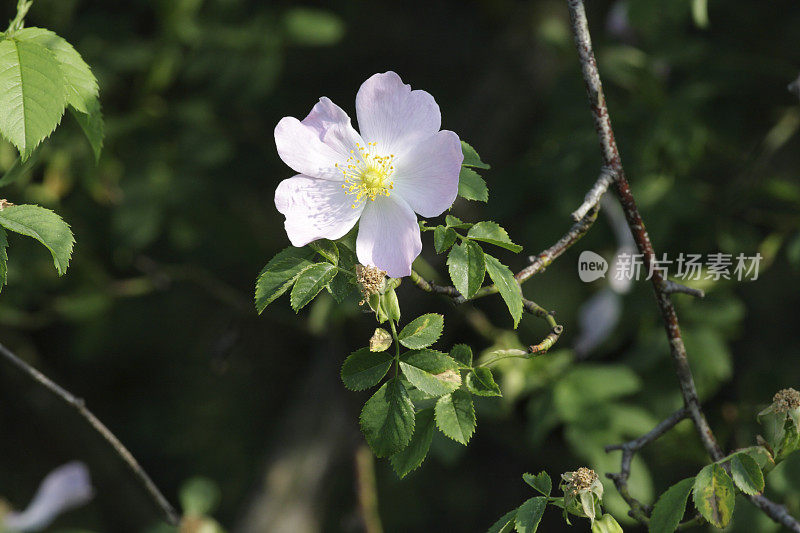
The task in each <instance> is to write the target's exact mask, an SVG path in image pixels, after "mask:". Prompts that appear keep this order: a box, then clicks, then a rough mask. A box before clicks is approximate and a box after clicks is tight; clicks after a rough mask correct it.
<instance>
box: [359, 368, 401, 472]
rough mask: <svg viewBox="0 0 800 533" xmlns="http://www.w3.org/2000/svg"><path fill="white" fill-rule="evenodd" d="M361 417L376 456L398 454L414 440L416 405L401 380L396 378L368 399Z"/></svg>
mask: <svg viewBox="0 0 800 533" xmlns="http://www.w3.org/2000/svg"><path fill="white" fill-rule="evenodd" d="M359 420H360V423H361V430H362V431H363V432H364V437H366V439H367V444H369V446H370V448H372V451H373V452H375V455H377V456H378V457H387V456H390V455H394V454H396V453H397V452H399V451H400V450H402V449H404V448H405V447H406V446H408V444H409V442H411V437H412V435H413V434H414V404H413V403H411V398H409V397H408V392H407V391H406V388H405V387H404V386H403V384H402V383H401V382H400V380H399V379H397V378H392V379H390V380H389V381H387V382H386V383H384V384H383V386H382V387H381V388H380V389H378V391H377V392H376V393H375V394H373V395H372V397H371V398H370V399H369V400H367V403H365V404H364V408H363V409H362V410H361V417H360V419H359Z"/></svg>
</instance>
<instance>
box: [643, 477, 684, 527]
mask: <svg viewBox="0 0 800 533" xmlns="http://www.w3.org/2000/svg"><path fill="white" fill-rule="evenodd" d="M692 488H694V478H693V477H690V478H687V479H684V480H682V481H679V482H677V483H675V484H674V485H673V486H671V487H670V488H668V489H667V490H666V491H665V492H664V494H662V495H661V496H659V498H658V501H656V504H655V506H654V507H653V514H652V515H651V516H650V533H673V532H674V531H675V528H677V527H678V524H679V523H680V521H681V519H682V518H683V515H684V514H685V513H686V502H687V501H688V500H689V494H690V493H691V492H692Z"/></svg>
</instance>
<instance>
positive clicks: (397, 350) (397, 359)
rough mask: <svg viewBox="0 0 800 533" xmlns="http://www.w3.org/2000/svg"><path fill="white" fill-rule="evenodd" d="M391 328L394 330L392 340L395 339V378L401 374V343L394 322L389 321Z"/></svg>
mask: <svg viewBox="0 0 800 533" xmlns="http://www.w3.org/2000/svg"><path fill="white" fill-rule="evenodd" d="M389 327H391V328H392V338H393V339H394V377H397V374H398V373H399V372H400V341H399V340H397V328H396V327H395V325H394V320H392V319H391V318H390V319H389Z"/></svg>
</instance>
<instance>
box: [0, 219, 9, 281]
mask: <svg viewBox="0 0 800 533" xmlns="http://www.w3.org/2000/svg"><path fill="white" fill-rule="evenodd" d="M6 285H8V234H7V233H6V230H4V229H3V228H0V291H2V290H3V287H5V286H6Z"/></svg>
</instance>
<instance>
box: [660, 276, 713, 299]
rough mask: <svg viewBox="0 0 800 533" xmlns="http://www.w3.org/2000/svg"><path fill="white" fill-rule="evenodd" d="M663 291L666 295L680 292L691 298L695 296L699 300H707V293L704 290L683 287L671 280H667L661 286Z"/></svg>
mask: <svg viewBox="0 0 800 533" xmlns="http://www.w3.org/2000/svg"><path fill="white" fill-rule="evenodd" d="M661 290H663V291H664V292H665V293H666V294H674V293H676V292H680V293H683V294H689V295H691V296H695V297H697V298H705V297H706V292H705V291H704V290H703V289H693V288H691V287H687V286H686V285H681V284H680V283H677V282H675V281H672V280H671V279H665V280H664V283H662V285H661Z"/></svg>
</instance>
